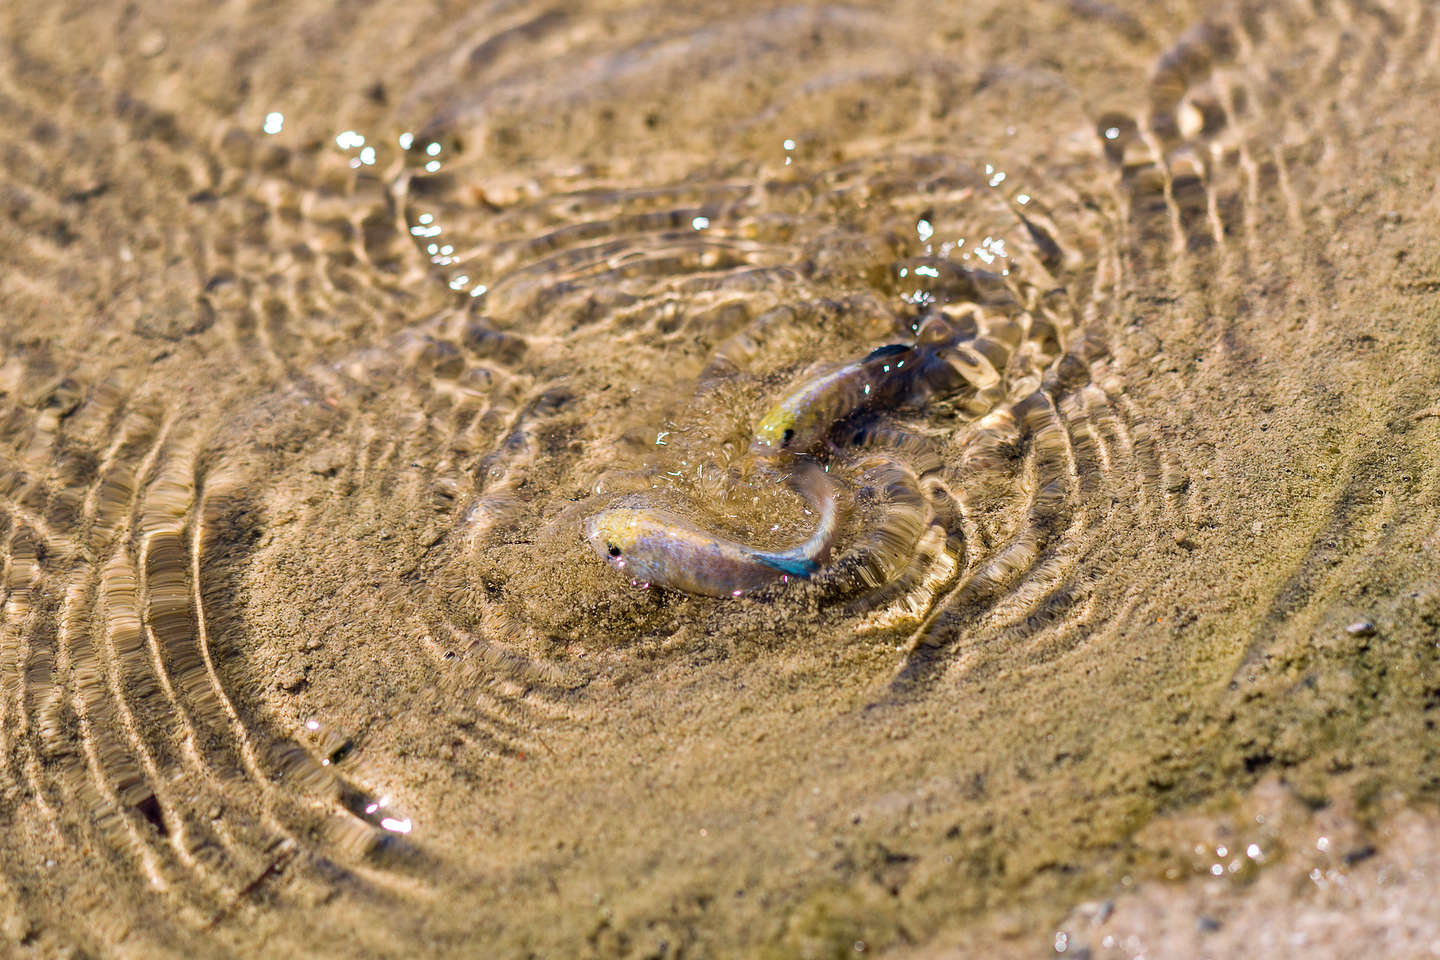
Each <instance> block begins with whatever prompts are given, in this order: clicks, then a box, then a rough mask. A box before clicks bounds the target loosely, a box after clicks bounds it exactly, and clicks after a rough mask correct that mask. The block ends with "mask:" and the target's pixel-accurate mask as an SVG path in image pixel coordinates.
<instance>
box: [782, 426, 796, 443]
mask: <svg viewBox="0 0 1440 960" xmlns="http://www.w3.org/2000/svg"><path fill="white" fill-rule="evenodd" d="M794 439H795V431H794V430H792V429H790V428H788V427H787V428H786V430H785V436H783V437H781V438H780V446H782V447H783V446H785V444H787V443H789V442H790V441H791V440H794Z"/></svg>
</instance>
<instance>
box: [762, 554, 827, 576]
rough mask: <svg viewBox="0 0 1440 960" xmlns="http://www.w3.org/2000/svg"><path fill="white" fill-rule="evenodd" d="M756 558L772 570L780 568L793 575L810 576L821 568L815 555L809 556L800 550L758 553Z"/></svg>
mask: <svg viewBox="0 0 1440 960" xmlns="http://www.w3.org/2000/svg"><path fill="white" fill-rule="evenodd" d="M755 559H756V560H759V561H760V562H761V563H763V564H765V566H767V567H769V568H771V569H772V570H778V571H780V572H781V573H785V574H789V575H790V576H792V577H808V576H810V575H811V574H812V573H814V572H815V571H816V570H819V569H820V564H818V563H817V562H816V561H815V559H814V558H813V557H807V556H805V555H804V554H803V553H801V552H800V551H798V550H787V551H785V552H784V553H756V554H755Z"/></svg>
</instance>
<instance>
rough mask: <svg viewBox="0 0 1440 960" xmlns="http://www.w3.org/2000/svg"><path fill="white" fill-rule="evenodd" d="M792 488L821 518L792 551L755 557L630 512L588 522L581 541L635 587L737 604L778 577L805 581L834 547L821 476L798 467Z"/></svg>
mask: <svg viewBox="0 0 1440 960" xmlns="http://www.w3.org/2000/svg"><path fill="white" fill-rule="evenodd" d="M790 482H791V484H792V486H794V487H795V488H796V489H797V490H798V491H799V492H800V493H801V495H802V496H804V497H805V498H806V500H807V501H808V502H809V503H810V505H811V508H812V509H814V510H815V511H816V512H817V513H819V514H820V522H819V524H818V525H817V526H816V527H815V532H814V533H813V534H811V536H810V538H809V539H808V540H806V541H805V542H804V543H802V544H800V545H798V546H796V547H793V548H791V549H789V550H782V551H777V552H772V551H767V550H759V549H756V548H754V547H750V546H747V545H745V544H743V543H738V542H736V541H734V540H729V539H726V538H724V537H721V536H718V535H716V534H714V533H710V532H709V531H706V530H703V529H701V528H700V527H698V526H696V525H695V524H693V523H691V522H690V521H688V520H686V519H685V518H683V517H680V516H677V515H675V514H673V513H670V512H668V511H664V510H654V509H648V508H644V507H627V506H617V507H612V508H610V509H608V510H602V511H601V512H600V513H597V514H596V515H595V516H593V517H590V518H589V519H588V520H586V521H585V539H586V540H588V541H589V542H590V546H591V547H592V548H593V549H594V551H595V553H596V555H597V556H599V557H600V558H601V559H602V560H604V561H606V562H607V563H609V564H610V565H611V566H612V567H614V568H615V569H616V570H618V571H620V572H621V573H623V574H625V575H626V576H627V577H629V578H630V579H631V580H632V581H635V582H638V583H645V584H649V585H653V586H658V587H670V588H672V589H675V590H684V591H686V592H687V593H698V594H703V595H705V596H709V597H738V596H740V595H741V594H743V593H747V592H749V591H751V590H754V589H757V588H759V587H762V586H765V585H766V584H768V583H773V582H774V581H776V580H778V579H780V578H781V577H801V578H804V577H808V576H810V575H811V574H812V573H814V572H815V571H816V570H818V569H819V567H820V564H821V563H822V562H824V559H825V557H826V556H827V555H828V554H829V552H830V547H831V546H832V545H833V543H834V541H835V534H836V532H837V530H838V529H839V520H840V518H839V514H840V505H839V500H838V498H837V496H836V493H835V489H834V487H833V486H832V485H831V483H830V480H829V477H828V475H827V474H826V473H825V471H824V470H822V469H821V468H820V467H819V466H818V465H817V464H815V463H813V462H810V461H802V462H801V463H800V464H799V465H798V467H797V469H796V471H795V472H794V473H793V474H792V475H791V476H790Z"/></svg>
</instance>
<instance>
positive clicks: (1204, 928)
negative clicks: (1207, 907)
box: [1195, 913, 1220, 933]
mask: <svg viewBox="0 0 1440 960" xmlns="http://www.w3.org/2000/svg"><path fill="white" fill-rule="evenodd" d="M1195 929H1196V930H1199V931H1200V932H1201V933H1214V932H1215V931H1216V930H1219V929H1220V921H1219V920H1216V919H1215V918H1214V917H1208V916H1206V915H1205V914H1203V913H1202V914H1201V915H1200V916H1198V917H1196V918H1195Z"/></svg>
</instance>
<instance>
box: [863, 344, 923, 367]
mask: <svg viewBox="0 0 1440 960" xmlns="http://www.w3.org/2000/svg"><path fill="white" fill-rule="evenodd" d="M914 349H915V347H914V346H913V345H911V344H908V343H887V344H885V346H883V347H876V348H875V349H874V350H871V351H870V353H869V354H868V355H866V357H865V359H864V360H863V361H861V362H862V363H868V362H869V361H871V360H879V359H880V358H881V357H893V356H895V354H897V353H909V352H910V351H911V350H914Z"/></svg>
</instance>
